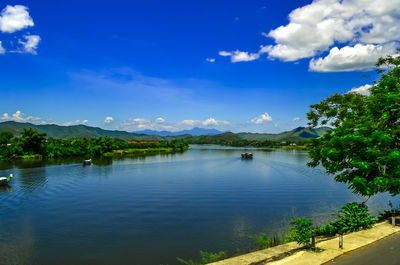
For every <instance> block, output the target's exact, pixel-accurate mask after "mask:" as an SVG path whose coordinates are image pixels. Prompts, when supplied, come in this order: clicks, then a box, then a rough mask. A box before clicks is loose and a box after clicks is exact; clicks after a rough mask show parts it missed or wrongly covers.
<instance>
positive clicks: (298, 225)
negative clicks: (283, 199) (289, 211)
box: [288, 217, 312, 248]
mask: <svg viewBox="0 0 400 265" xmlns="http://www.w3.org/2000/svg"><path fill="white" fill-rule="evenodd" d="M290 224H291V225H293V226H294V227H293V228H291V229H290V230H289V236H288V238H289V239H290V240H294V241H296V242H297V243H298V244H299V245H302V246H305V247H307V248H310V247H311V241H310V240H311V233H312V220H311V219H306V218H304V217H302V218H295V217H293V220H292V222H291V223H290Z"/></svg>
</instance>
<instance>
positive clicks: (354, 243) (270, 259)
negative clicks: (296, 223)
mask: <svg viewBox="0 0 400 265" xmlns="http://www.w3.org/2000/svg"><path fill="white" fill-rule="evenodd" d="M399 231H400V228H399V227H396V228H395V229H393V228H392V225H391V224H389V223H388V222H383V223H379V224H376V225H375V226H374V227H373V228H371V229H369V230H363V231H359V232H354V233H350V234H347V235H344V236H343V242H344V243H343V249H339V241H338V238H333V239H330V240H326V241H323V242H319V243H317V247H319V248H321V249H323V251H322V252H318V253H315V252H312V251H310V250H299V249H298V248H299V246H298V245H297V244H296V243H293V242H292V243H289V244H285V245H280V246H277V247H273V248H268V249H264V250H260V251H255V252H252V253H248V254H245V255H242V256H238V257H234V258H230V259H226V260H222V261H218V262H214V263H210V265H211V264H212V265H253V264H257V265H264V264H268V265H318V264H324V263H327V262H330V261H332V260H333V259H334V258H336V257H339V256H341V255H343V254H345V253H348V252H351V251H354V250H356V249H359V248H362V247H364V246H367V245H369V244H372V243H374V242H376V241H378V240H380V239H383V238H386V237H388V236H390V235H392V234H395V233H397V232H399ZM399 234H400V233H399ZM399 250H400V249H399ZM288 252H292V253H290V254H291V255H290V256H287V253H288ZM293 252H294V253H293ZM399 253H400V252H399ZM285 255H286V256H287V257H285V258H283V259H280V260H276V259H277V258H279V257H282V256H285ZM274 260H275V261H274ZM351 264H353V263H351ZM361 264H364V263H361ZM375 264H386V263H381V262H378V263H375ZM397 264H400V260H399V262H398V263H397Z"/></svg>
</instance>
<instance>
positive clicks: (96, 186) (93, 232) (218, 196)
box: [0, 146, 399, 265]
mask: <svg viewBox="0 0 400 265" xmlns="http://www.w3.org/2000/svg"><path fill="white" fill-rule="evenodd" d="M242 152H245V151H244V150H243V149H240V148H229V147H220V146H191V148H190V149H189V151H187V152H185V153H177V154H169V155H156V156H149V157H145V158H143V157H141V158H124V159H118V160H116V159H114V160H99V161H96V160H95V161H94V164H93V165H92V166H86V167H83V166H82V164H81V163H80V160H79V161H77V160H73V159H72V160H59V161H48V162H37V161H30V162H19V163H5V162H2V163H0V176H6V175H8V174H9V173H14V175H15V177H14V179H13V181H12V182H11V183H10V186H9V187H0V264H38V265H47V264H58V265H60V264H76V265H80V264H85V265H88V264H117V265H118V264H137V265H150V264H151V265H159V264H169V265H173V264H178V263H177V260H176V257H181V258H184V259H189V258H190V259H196V258H198V256H199V255H198V252H199V250H205V251H213V252H216V251H220V250H228V251H229V252H230V253H234V252H235V251H236V249H241V250H242V251H243V250H247V249H248V248H250V247H252V244H253V240H252V239H250V238H249V235H256V234H258V233H260V232H264V233H267V234H273V233H281V232H284V231H286V230H287V228H288V225H289V222H290V220H291V217H292V216H296V217H301V216H306V217H309V218H313V220H314V224H321V223H322V222H325V221H327V220H331V219H332V216H331V213H332V212H334V211H337V210H338V209H339V208H340V206H341V205H343V204H344V203H346V202H351V201H359V202H361V201H362V200H363V199H364V198H360V197H357V196H355V195H353V194H352V193H351V192H350V191H348V190H347V188H346V185H344V184H342V183H336V182H335V181H334V180H333V177H332V176H329V175H327V174H326V173H325V172H324V170H323V169H322V168H309V167H307V166H306V162H307V161H308V160H309V158H308V155H307V152H304V151H289V150H260V149H254V150H246V152H253V153H254V158H253V159H252V160H242V159H241V158H240V154H241V153H242ZM389 200H392V202H393V204H394V205H395V206H398V205H399V200H395V199H393V198H392V197H390V196H389V195H387V194H383V195H379V196H375V197H373V198H372V199H370V200H369V201H368V205H369V206H370V209H371V210H372V211H373V212H376V211H377V210H378V209H386V208H388V206H387V204H388V201H389Z"/></svg>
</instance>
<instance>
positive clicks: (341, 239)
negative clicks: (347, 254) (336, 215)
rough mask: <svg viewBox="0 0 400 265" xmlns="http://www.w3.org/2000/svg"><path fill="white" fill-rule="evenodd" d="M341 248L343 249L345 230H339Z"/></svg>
mask: <svg viewBox="0 0 400 265" xmlns="http://www.w3.org/2000/svg"><path fill="white" fill-rule="evenodd" d="M339 248H340V249H343V232H339Z"/></svg>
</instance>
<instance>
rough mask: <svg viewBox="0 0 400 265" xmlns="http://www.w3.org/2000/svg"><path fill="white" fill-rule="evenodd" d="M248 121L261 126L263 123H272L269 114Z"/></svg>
mask: <svg viewBox="0 0 400 265" xmlns="http://www.w3.org/2000/svg"><path fill="white" fill-rule="evenodd" d="M250 121H251V122H252V123H255V124H262V123H265V122H270V121H272V117H271V116H269V114H268V113H266V112H265V113H264V114H261V115H260V116H258V117H256V118H254V119H251V120H250Z"/></svg>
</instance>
